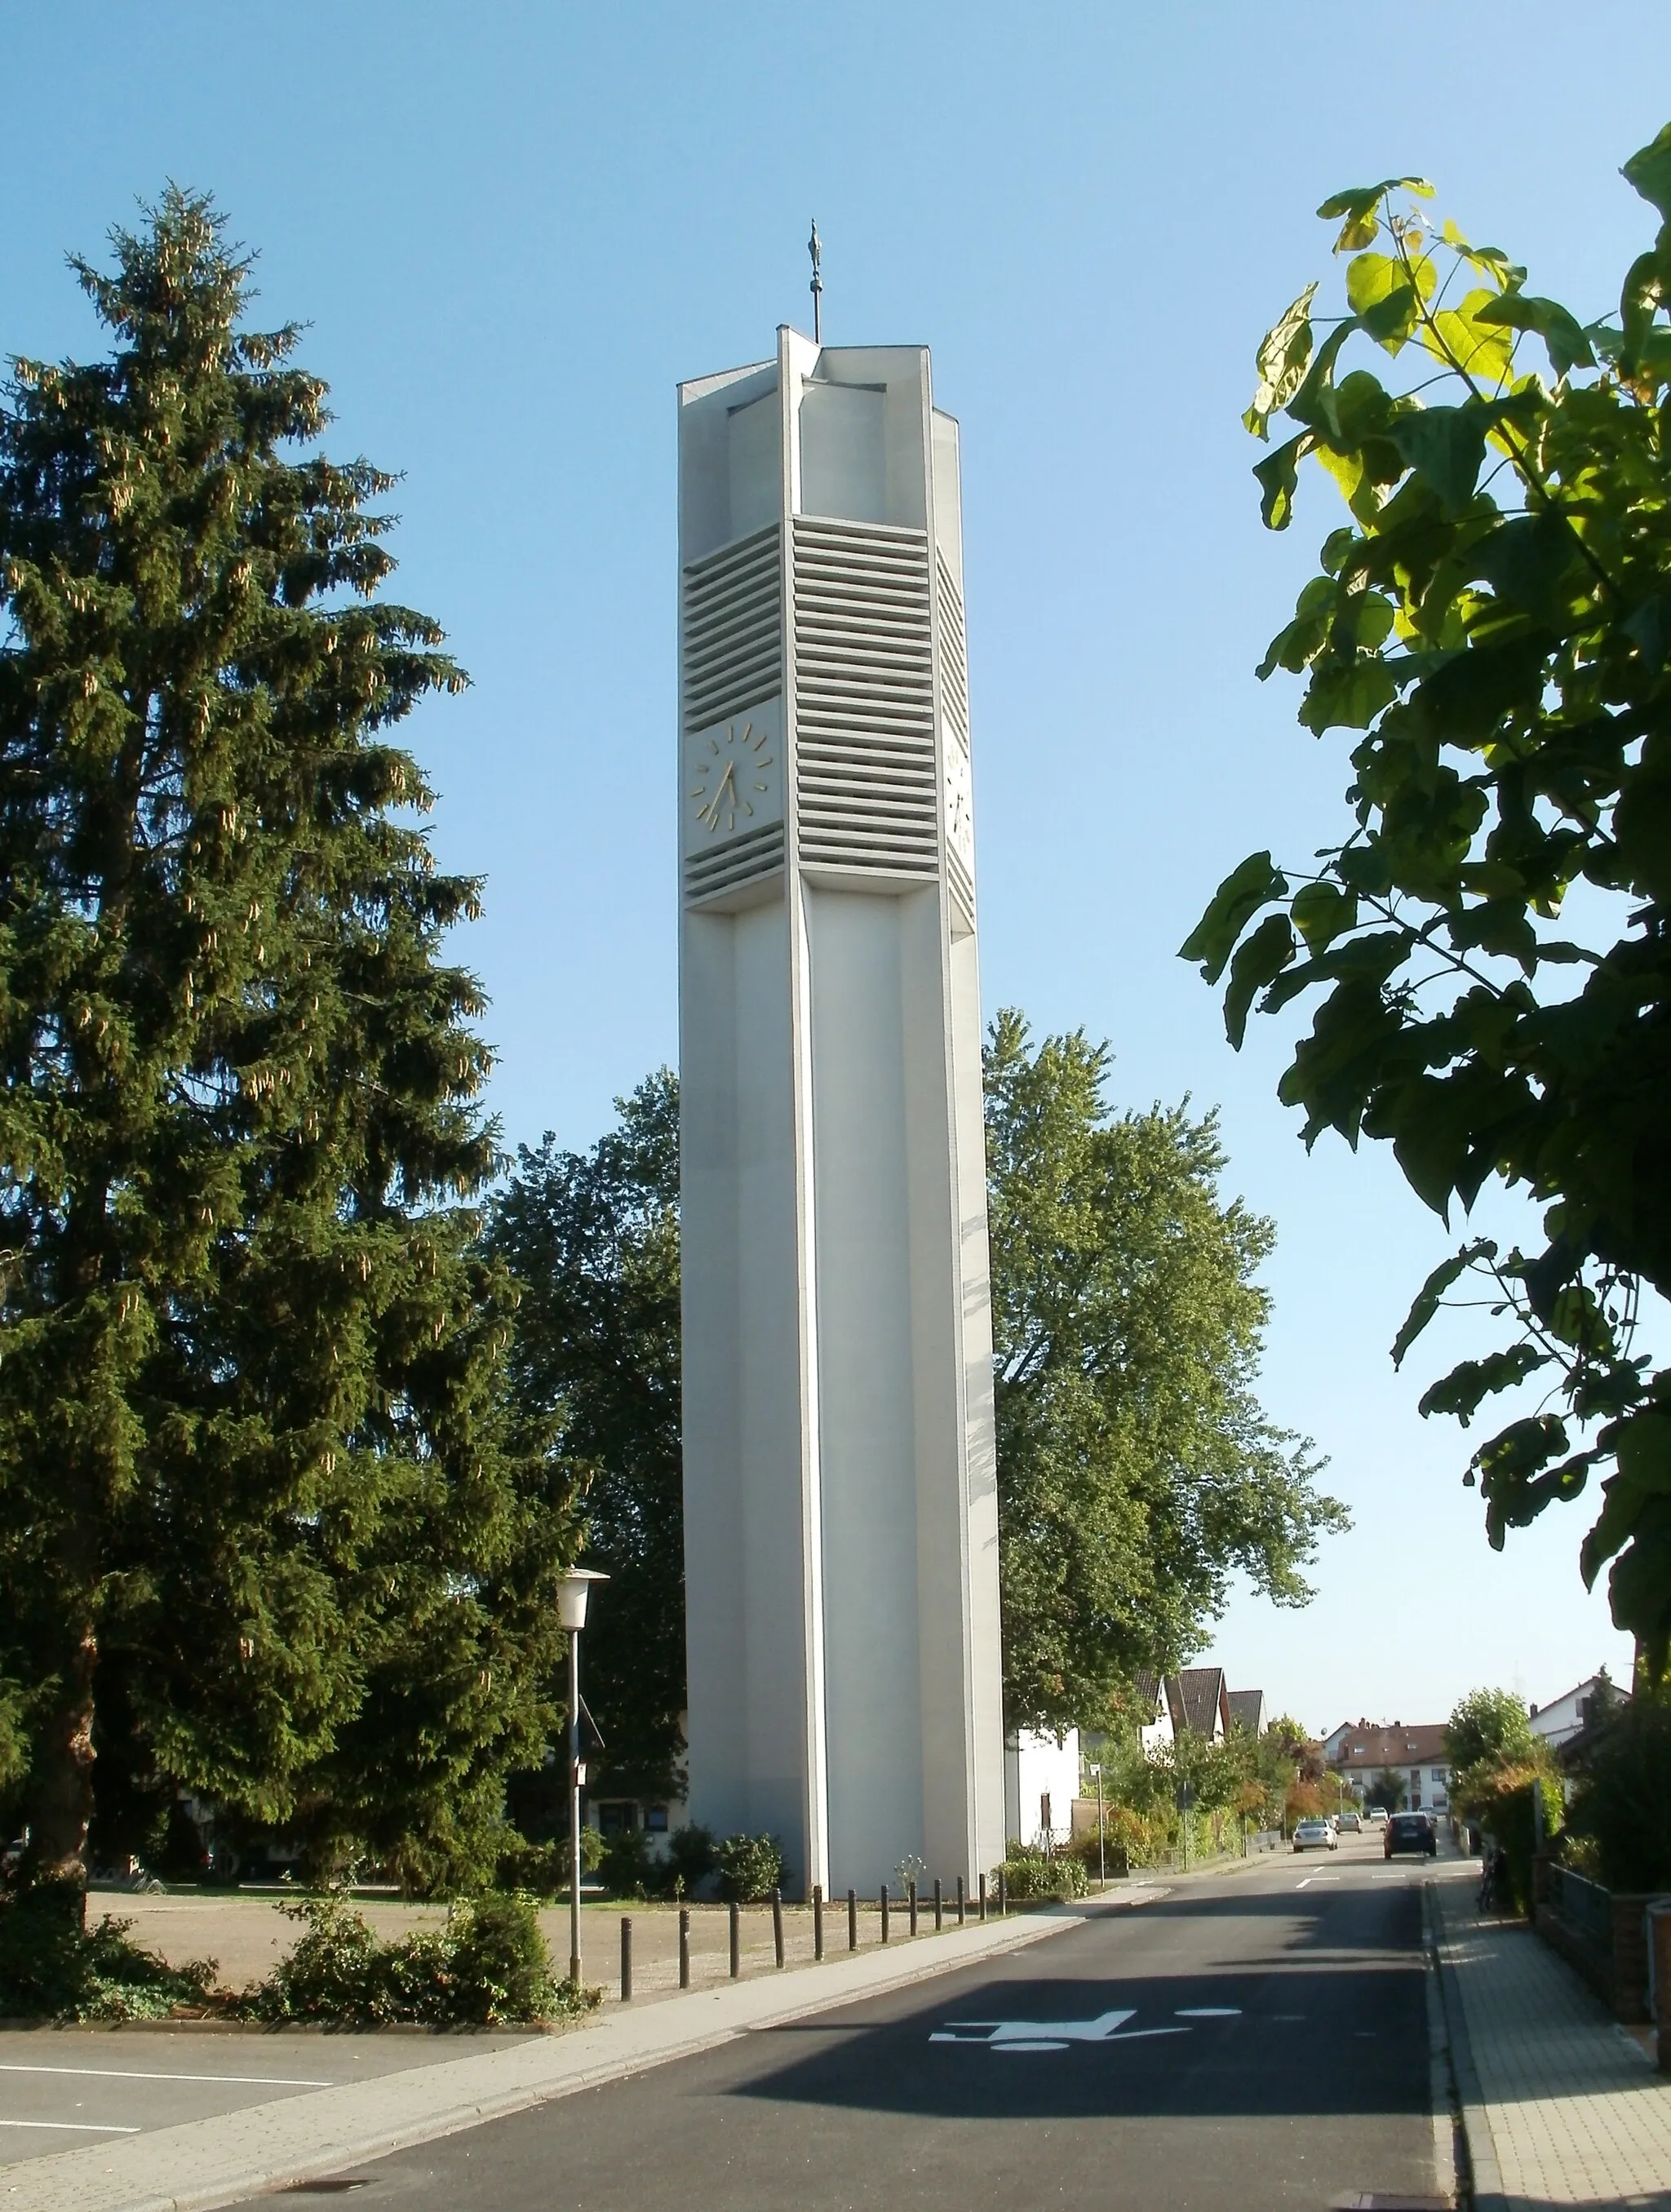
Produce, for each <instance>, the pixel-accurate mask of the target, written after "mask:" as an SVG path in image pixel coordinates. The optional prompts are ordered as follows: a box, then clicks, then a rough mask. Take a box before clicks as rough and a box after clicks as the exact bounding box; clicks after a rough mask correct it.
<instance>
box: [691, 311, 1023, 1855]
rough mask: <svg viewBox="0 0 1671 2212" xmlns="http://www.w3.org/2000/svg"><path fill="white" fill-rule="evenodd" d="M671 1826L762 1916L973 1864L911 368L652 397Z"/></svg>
mask: <svg viewBox="0 0 1671 2212" xmlns="http://www.w3.org/2000/svg"><path fill="white" fill-rule="evenodd" d="M679 562H680V568H679V593H680V602H679V672H680V718H681V726H680V736H679V822H680V837H679V844H680V857H681V884H680V897H681V924H682V926H681V931H680V950H679V1003H680V1017H679V1021H680V1047H679V1050H680V1078H681V1086H682V1088H681V1097H682V1102H683V1103H682V1122H681V1158H682V1163H683V1166H682V1192H683V1196H682V1206H683V1234H682V1243H683V1253H684V1520H685V1539H684V1542H685V1599H686V1606H687V1612H688V1620H689V1628H688V1648H689V1657H690V1810H691V1816H692V1818H693V1819H695V1820H701V1821H702V1822H705V1823H706V1824H707V1825H708V1826H710V1827H713V1828H714V1829H715V1830H717V1831H719V1832H721V1833H726V1832H736V1831H738V1830H748V1831H750V1832H755V1833H758V1832H761V1831H763V1830H768V1829H769V1830H772V1831H774V1832H775V1833H777V1834H778V1835H779V1836H780V1837H781V1838H782V1841H783V1844H784V1849H785V1852H786V1855H787V1859H788V1862H789V1878H790V1881H792V1883H793V1885H794V1887H795V1888H796V1889H797V1890H801V1891H805V1890H806V1889H809V1888H810V1887H811V1885H812V1884H813V1883H815V1882H819V1883H822V1884H823V1887H824V1888H825V1891H826V1893H829V1892H831V1891H839V1890H842V1889H845V1888H847V1887H849V1886H850V1885H851V1886H854V1887H860V1888H861V1889H872V1888H873V1887H875V1885H876V1884H878V1882H881V1881H887V1880H890V1879H891V1878H892V1877H893V1870H894V1869H895V1867H896V1865H897V1864H898V1863H899V1861H900V1860H901V1858H902V1857H904V1855H905V1854H907V1853H908V1852H909V1853H914V1854H916V1855H918V1856H920V1857H921V1858H923V1859H924V1860H925V1861H926V1862H927V1867H928V1872H929V1875H930V1876H933V1875H941V1876H942V1877H943V1878H944V1879H945V1881H946V1882H947V1884H948V1886H950V1884H951V1881H953V1880H954V1879H955V1877H956V1876H957V1875H959V1874H964V1875H969V1877H970V1878H971V1880H972V1879H973V1878H974V1876H975V1875H976V1874H977V1873H978V1872H979V1871H980V1870H981V1869H982V1868H990V1867H992V1866H993V1865H994V1864H995V1863H997V1862H998V1860H1000V1858H1001V1857H1002V1856H1003V1850H1004V1775H1003V1718H1002V1707H1001V1674H1000V1656H999V1613H998V1499H997V1486H996V1478H995V1468H994V1450H993V1406H992V1318H991V1304H990V1286H989V1279H988V1272H989V1262H988V1257H987V1202H986V1164H985V1144H984V1134H983V1127H982V1121H981V1006H980V984H979V975H978V971H977V964H976V957H975V874H974V865H975V864H974V849H975V848H974V836H973V825H972V822H971V817H970V811H969V806H970V802H969V703H968V702H969V689H968V671H967V661H966V658H965V653H964V643H963V538H962V527H961V520H960V514H959V489H958V465H957V423H956V422H954V421H953V420H952V418H951V416H948V415H943V414H941V413H940V412H939V410H938V409H936V408H935V406H934V404H933V398H932V394H931V392H930V386H929V365H928V355H927V351H926V350H925V349H922V348H921V347H917V346H882V347H858V346H848V347H829V346H825V347H822V348H820V347H819V346H817V345H816V344H815V343H812V342H811V340H809V339H807V338H805V337H801V336H800V335H799V333H798V332H797V331H791V330H787V329H786V330H781V331H779V333H778V349H777V358H776V360H775V361H769V362H761V363H757V364H756V365H755V366H753V367H751V368H738V369H732V370H728V371H726V373H725V374H721V375H718V376H709V377H703V378H701V379H699V380H697V381H696V382H695V383H691V384H686V385H684V386H681V387H680V391H679Z"/></svg>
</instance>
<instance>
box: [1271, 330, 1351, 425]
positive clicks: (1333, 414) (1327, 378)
mask: <svg viewBox="0 0 1671 2212" xmlns="http://www.w3.org/2000/svg"><path fill="white" fill-rule="evenodd" d="M1357 328H1358V321H1357V318H1356V317H1355V316H1354V317H1352V319H1350V320H1349V321H1346V322H1344V323H1337V324H1336V325H1334V329H1333V330H1332V331H1330V332H1329V334H1328V337H1326V338H1325V339H1324V340H1323V342H1322V345H1321V346H1319V347H1318V349H1317V354H1316V359H1315V360H1314V361H1313V362H1312V364H1311V366H1310V368H1309V369H1307V371H1306V373H1305V381H1304V383H1303V384H1302V385H1301V386H1300V388H1299V390H1298V391H1297V392H1296V393H1295V394H1294V396H1293V398H1291V400H1290V401H1289V403H1288V412H1289V414H1290V415H1291V416H1292V417H1293V419H1294V421H1295V422H1303V423H1304V424H1305V425H1306V426H1307V427H1308V428H1309V429H1313V430H1317V431H1320V432H1321V433H1322V435H1323V436H1324V437H1326V438H1327V439H1328V441H1329V443H1330V444H1331V445H1333V446H1336V447H1339V446H1342V445H1345V444H1346V432H1345V431H1344V430H1343V428H1341V424H1340V416H1339V414H1338V412H1337V411H1336V393H1335V390H1334V363H1335V361H1336V359H1337V358H1338V357H1339V355H1340V349H1341V347H1342V346H1343V345H1344V344H1345V343H1346V340H1347V339H1348V338H1349V337H1351V336H1352V332H1353V331H1355V330H1356V329H1357Z"/></svg>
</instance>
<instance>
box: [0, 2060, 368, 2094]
mask: <svg viewBox="0 0 1671 2212" xmlns="http://www.w3.org/2000/svg"><path fill="white" fill-rule="evenodd" d="M0 2074H71V2075H74V2076H75V2077H76V2080H77V2081H82V2080H84V2079H85V2080H95V2079H96V2080H98V2081H234V2082H237V2083H238V2084H240V2086H241V2087H247V2088H258V2089H270V2088H273V2087H278V2088H281V2089H334V2088H335V2087H337V2084H336V2082H334V2081H305V2080H303V2079H302V2078H301V2076H300V2075H295V2074H139V2073H136V2072H135V2071H134V2069H132V2068H131V2067H128V2066H18V2065H10V2064H8V2063H5V2062H4V2061H3V2060H0Z"/></svg>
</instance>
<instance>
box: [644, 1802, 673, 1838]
mask: <svg viewBox="0 0 1671 2212" xmlns="http://www.w3.org/2000/svg"><path fill="white" fill-rule="evenodd" d="M644 1825H645V1826H646V1827H647V1829H648V1830H649V1832H650V1833H651V1834H652V1835H653V1836H665V1834H666V1832H667V1808H666V1807H665V1805H647V1806H646V1807H645V1808H644Z"/></svg>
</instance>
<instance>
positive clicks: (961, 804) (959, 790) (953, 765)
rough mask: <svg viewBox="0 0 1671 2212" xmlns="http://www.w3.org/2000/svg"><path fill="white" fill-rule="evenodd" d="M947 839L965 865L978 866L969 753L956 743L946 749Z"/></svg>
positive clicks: (970, 867) (971, 867) (948, 745)
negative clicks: (976, 864)
mask: <svg viewBox="0 0 1671 2212" xmlns="http://www.w3.org/2000/svg"><path fill="white" fill-rule="evenodd" d="M945 835H946V842H947V843H948V844H949V845H950V846H951V849H952V851H953V852H954V853H955V854H957V858H958V859H959V860H961V861H962V862H963V866H965V867H966V868H969V869H973V867H974V866H975V810H974V805H973V800H972V797H971V793H970V791H969V755H968V754H967V753H966V752H965V751H964V750H963V747H962V746H961V745H959V744H956V743H955V742H953V743H949V744H947V745H946V749H945Z"/></svg>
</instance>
